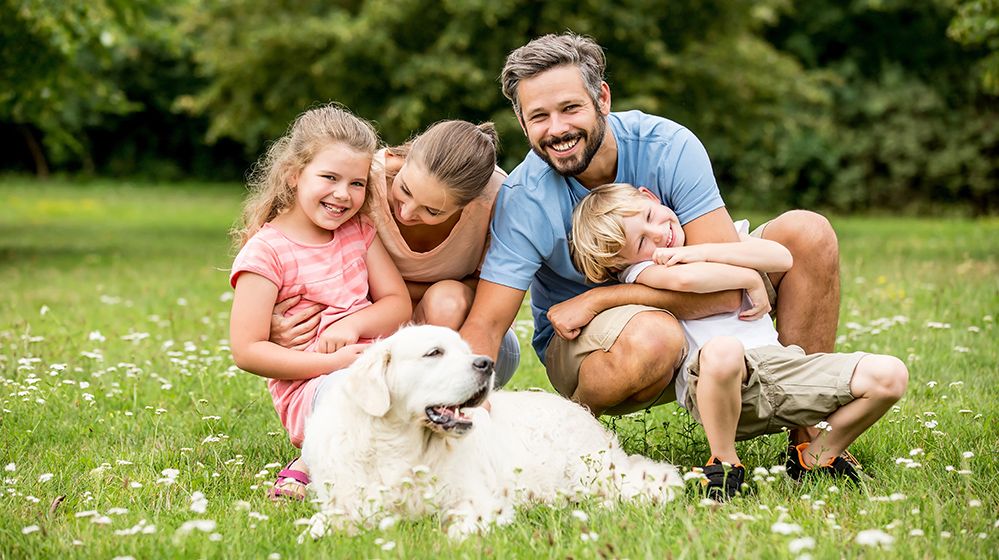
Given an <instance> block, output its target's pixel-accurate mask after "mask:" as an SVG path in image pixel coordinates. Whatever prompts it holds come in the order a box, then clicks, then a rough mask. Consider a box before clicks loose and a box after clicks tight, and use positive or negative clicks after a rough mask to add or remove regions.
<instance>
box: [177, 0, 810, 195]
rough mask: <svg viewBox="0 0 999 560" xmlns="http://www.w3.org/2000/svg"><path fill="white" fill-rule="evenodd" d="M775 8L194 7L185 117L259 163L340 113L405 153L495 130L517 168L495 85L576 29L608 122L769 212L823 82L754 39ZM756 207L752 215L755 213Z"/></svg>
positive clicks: (714, 4) (590, 4) (582, 2)
mask: <svg viewBox="0 0 999 560" xmlns="http://www.w3.org/2000/svg"><path fill="white" fill-rule="evenodd" d="M785 5H786V1H784V0H766V1H761V2H756V3H746V2H739V1H737V0H687V1H685V2H671V3H669V4H668V6H664V5H663V3H662V2H658V1H655V0H622V1H620V2H615V3H607V2H604V1H602V0H573V1H565V0H560V1H549V2H543V3H542V2H534V1H531V0H444V1H437V0H391V1H388V0H368V1H364V2H361V1H339V2H332V3H331V2H327V1H318V0H317V1H311V2H310V1H285V2H279V3H277V4H275V3H274V2H267V1H264V0H218V1H215V2H211V3H210V4H208V5H207V6H194V5H191V6H190V9H189V10H188V11H187V13H186V17H185V33H188V34H190V35H192V36H195V37H197V38H198V39H197V42H198V44H199V45H200V46H201V48H200V49H199V51H198V52H197V53H196V59H197V60H198V62H199V66H200V69H201V72H202V73H203V75H204V76H205V77H206V78H207V79H208V86H207V87H206V88H205V89H204V90H202V91H200V92H199V93H197V94H196V95H192V96H185V97H182V98H181V99H180V100H179V104H180V105H181V106H183V107H185V108H188V109H190V110H191V111H192V112H194V113H197V114H205V115H208V116H209V117H210V118H211V122H212V126H211V129H210V133H209V136H210V138H213V139H217V138H220V137H225V136H228V137H232V138H235V139H237V140H239V141H240V142H243V143H244V144H246V145H247V146H248V147H249V148H250V149H251V150H253V151H259V150H260V149H261V146H262V145H263V143H264V142H265V141H266V140H268V139H271V138H274V137H276V136H278V135H279V134H280V133H281V132H282V131H283V130H284V129H285V128H286V127H287V124H288V123H289V122H290V121H291V120H292V119H293V118H294V116H295V115H296V114H297V113H299V112H300V111H302V110H304V109H305V108H307V107H308V106H310V105H312V104H314V103H316V102H320V101H326V100H331V99H333V100H337V101H340V102H342V103H344V104H345V105H347V106H348V107H350V108H351V109H352V110H354V111H355V112H357V113H358V114H360V115H362V116H365V117H367V118H371V119H374V120H376V121H377V123H378V125H379V128H380V130H381V133H382V135H383V137H384V138H385V139H386V140H387V141H388V142H399V141H402V140H404V139H405V138H406V137H408V136H409V135H410V134H411V133H412V132H414V131H417V130H419V129H421V128H423V127H425V126H427V125H429V124H430V123H432V122H434V121H436V120H439V119H443V118H465V119H469V120H473V121H474V120H483V119H490V120H494V121H496V122H497V127H498V129H499V130H500V133H501V138H502V140H503V145H504V146H505V147H506V154H507V157H506V159H505V161H504V164H505V165H506V166H507V167H508V168H509V167H510V166H512V165H515V164H516V163H517V162H518V161H519V160H520V158H521V157H522V156H523V154H524V152H525V151H526V149H527V145H526V141H525V140H524V138H523V135H522V133H521V131H520V129H519V126H518V125H517V123H516V120H515V119H514V117H513V114H512V112H511V111H510V109H509V104H508V102H507V101H506V100H505V99H504V98H503V97H502V95H501V93H500V89H499V84H498V81H497V77H498V75H499V72H500V69H501V67H502V65H503V61H504V59H505V57H506V55H507V54H508V53H509V52H510V51H511V50H513V49H514V48H516V47H519V46H521V45H523V44H524V43H526V42H527V41H528V40H530V39H531V38H533V37H536V36H538V35H541V34H544V33H559V32H562V31H565V30H566V29H571V30H573V31H575V32H577V33H583V34H587V35H590V36H593V37H594V38H595V39H596V40H597V41H598V42H599V43H600V44H601V45H602V46H603V47H604V48H605V50H606V52H607V56H608V80H609V81H610V83H611V88H612V91H613V94H614V107H615V108H616V109H618V110H622V109H629V108H639V109H643V110H645V111H649V112H652V113H657V114H660V115H663V116H666V117H669V118H673V119H675V120H677V121H679V122H681V123H682V124H684V125H686V126H688V127H689V128H691V129H692V130H693V131H694V132H695V133H696V134H698V135H699V136H700V137H701V139H702V140H703V141H704V142H705V144H706V145H707V146H708V149H709V151H710V152H711V154H712V157H713V159H714V161H715V162H716V170H718V171H719V172H720V173H719V175H720V178H721V179H722V182H723V185H729V186H731V185H732V184H741V185H742V186H744V187H746V193H747V194H745V196H743V197H742V198H743V199H749V198H751V197H762V196H765V197H766V200H765V201H763V202H773V201H776V200H779V198H780V197H781V196H783V195H784V193H786V191H787V190H789V189H790V188H791V187H792V186H793V185H794V184H796V183H797V182H798V181H799V178H798V174H799V173H801V169H800V167H801V166H800V165H798V164H799V162H800V161H801V160H803V159H809V158H821V157H822V154H821V153H818V150H820V149H821V148H822V146H821V145H819V144H817V143H816V142H814V141H812V140H811V138H812V137H814V136H815V135H816V134H817V132H816V130H820V129H822V128H824V127H828V123H827V122H825V119H824V118H823V116H822V115H823V110H822V108H823V107H826V106H828V104H829V96H828V94H827V93H826V92H825V91H824V89H823V88H822V87H821V86H822V83H823V81H824V79H825V78H824V77H823V74H822V73H821V72H815V73H813V74H809V73H808V72H805V71H804V70H803V69H802V67H801V65H800V63H798V62H797V61H795V60H794V59H793V58H792V57H789V56H787V55H784V54H782V53H780V52H778V51H777V50H776V49H774V48H773V46H772V45H770V44H769V43H767V42H766V41H764V40H762V39H761V37H760V32H761V28H762V27H763V26H765V25H767V24H769V23H772V22H773V21H775V20H776V18H777V17H778V15H779V13H780V12H781V10H783V9H785V7H786V6H785ZM757 202H760V201H757Z"/></svg>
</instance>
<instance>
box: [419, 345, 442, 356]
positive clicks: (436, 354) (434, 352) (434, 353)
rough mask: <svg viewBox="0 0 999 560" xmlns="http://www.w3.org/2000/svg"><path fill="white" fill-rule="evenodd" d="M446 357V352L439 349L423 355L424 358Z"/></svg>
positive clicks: (435, 348)
mask: <svg viewBox="0 0 999 560" xmlns="http://www.w3.org/2000/svg"><path fill="white" fill-rule="evenodd" d="M443 355H444V351H443V350H441V349H440V348H438V347H434V348H431V349H430V350H429V351H428V352H427V353H426V354H424V355H423V357H424V358H437V357H440V356H443Z"/></svg>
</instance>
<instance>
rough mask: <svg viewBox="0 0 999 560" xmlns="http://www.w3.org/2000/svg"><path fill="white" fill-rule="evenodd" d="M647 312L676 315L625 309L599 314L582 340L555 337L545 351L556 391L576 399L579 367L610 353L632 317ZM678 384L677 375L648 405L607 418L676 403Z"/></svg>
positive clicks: (644, 308)
mask: <svg viewBox="0 0 999 560" xmlns="http://www.w3.org/2000/svg"><path fill="white" fill-rule="evenodd" d="M645 311H658V312H661V313H667V314H669V315H672V313H670V312H669V311H666V310H664V309H659V308H658V307H649V306H647V305H622V306H619V307H612V308H610V309H608V310H606V311H603V312H601V313H599V314H597V316H596V317H594V318H593V320H592V321H590V323H589V324H588V325H586V326H585V327H583V330H582V331H581V332H580V333H579V336H577V337H576V338H574V339H572V340H565V339H564V338H562V337H560V336H559V335H557V334H556V335H553V336H552V340H551V342H549V343H548V349H547V350H546V351H545V370H546V372H547V373H548V380H549V381H551V383H552V387H555V390H556V391H558V392H559V393H560V394H561V395H562V396H564V397H566V398H572V395H573V393H575V392H576V387H577V386H578V385H579V366H580V365H581V364H582V363H583V359H584V358H586V357H587V356H589V355H590V354H591V353H593V352H596V351H597V350H602V351H604V352H608V351H610V348H611V346H613V345H614V342H616V341H617V337H618V336H620V334H621V331H623V330H624V327H625V325H627V324H628V322H629V321H631V319H632V317H634V316H635V315H638V314H639V313H642V312H645ZM684 352H686V349H685V350H684ZM678 363H681V364H682V363H683V359H682V358H681V359H680V360H678ZM675 380H676V375H675V373H674V375H673V380H672V381H670V383H669V385H667V386H666V388H665V389H663V391H662V393H660V394H659V396H657V397H656V398H655V399H653V400H651V401H649V402H647V403H642V404H640V405H636V404H631V403H629V404H628V405H625V406H623V407H611V408H609V409H607V410H605V411H604V414H611V415H621V414H627V413H629V412H635V411H636V410H642V409H646V408H649V407H652V406H656V405H660V404H663V403H667V402H670V401H674V400H676V386H675V385H674V381H675Z"/></svg>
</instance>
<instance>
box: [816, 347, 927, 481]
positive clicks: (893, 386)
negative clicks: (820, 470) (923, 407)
mask: <svg viewBox="0 0 999 560" xmlns="http://www.w3.org/2000/svg"><path fill="white" fill-rule="evenodd" d="M908 383H909V370H908V369H906V367H905V364H904V363H902V361H901V360H899V359H898V358H896V357H894V356H877V355H870V356H864V357H863V358H861V359H860V361H859V362H857V367H856V368H855V369H854V371H853V378H851V379H850V392H851V393H852V394H853V396H854V397H855V399H854V400H853V401H850V402H849V403H847V404H845V405H843V406H842V407H840V408H839V409H837V410H836V411H835V412H833V413H832V414H831V415H830V416H829V418H828V419H827V420H826V421H827V422H828V423H829V429H828V431H826V430H822V431H820V432H819V435H818V436H817V437H816V438H815V439H813V440H812V443H811V445H809V446H808V451H807V452H805V453H803V454H802V459H803V460H804V462H805V466H806V467H811V466H812V465H816V464H818V465H825V464H827V463H829V462H830V461H832V460H833V459H834V458H835V457H837V456H838V455H839V454H840V453H842V452H843V450H844V449H846V447H847V446H848V445H850V444H851V443H852V442H853V440H855V439H857V437H858V436H860V434H862V433H864V432H865V431H866V430H867V428H870V427H871V426H872V425H873V424H874V423H875V422H877V421H878V419H880V418H881V417H882V416H884V414H885V413H886V412H888V410H889V409H890V408H891V407H892V405H894V404H895V403H896V402H898V400H899V399H900V398H902V395H903V394H904V393H905V388H906V385H908Z"/></svg>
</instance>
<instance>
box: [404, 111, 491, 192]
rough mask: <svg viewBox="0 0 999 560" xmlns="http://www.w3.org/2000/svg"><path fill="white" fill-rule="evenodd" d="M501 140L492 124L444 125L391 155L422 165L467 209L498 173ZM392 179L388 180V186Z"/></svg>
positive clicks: (463, 123) (450, 122)
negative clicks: (496, 171)
mask: <svg viewBox="0 0 999 560" xmlns="http://www.w3.org/2000/svg"><path fill="white" fill-rule="evenodd" d="M498 146H499V136H498V135H497V134H496V127H495V126H493V123H491V122H485V123H482V124H478V125H476V124H472V123H470V122H468V121H460V120H452V121H440V122H438V123H436V124H434V125H432V126H431V127H430V128H428V129H427V130H426V131H424V132H423V134H420V135H419V136H417V137H416V138H413V139H412V140H410V141H408V142H406V143H405V144H403V145H402V146H397V147H394V148H388V149H387V151H388V153H390V154H392V155H394V156H400V157H403V158H405V159H406V162H407V163H413V164H416V165H419V166H420V167H421V168H423V170H424V171H426V172H427V173H428V174H430V175H431V176H433V177H434V178H435V179H437V180H438V181H440V182H441V183H443V184H444V185H445V187H446V188H447V190H448V195H449V196H451V197H453V198H454V201H455V205H456V206H457V207H458V208H463V207H464V206H465V205H467V204H468V203H469V202H471V201H473V200H475V199H476V198H477V197H478V196H479V195H480V194H482V191H484V190H485V188H486V185H488V184H489V179H491V178H492V176H493V171H494V170H495V169H496V149H497V147H498ZM392 179H393V178H392V177H386V181H387V182H388V183H391V182H392Z"/></svg>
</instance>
